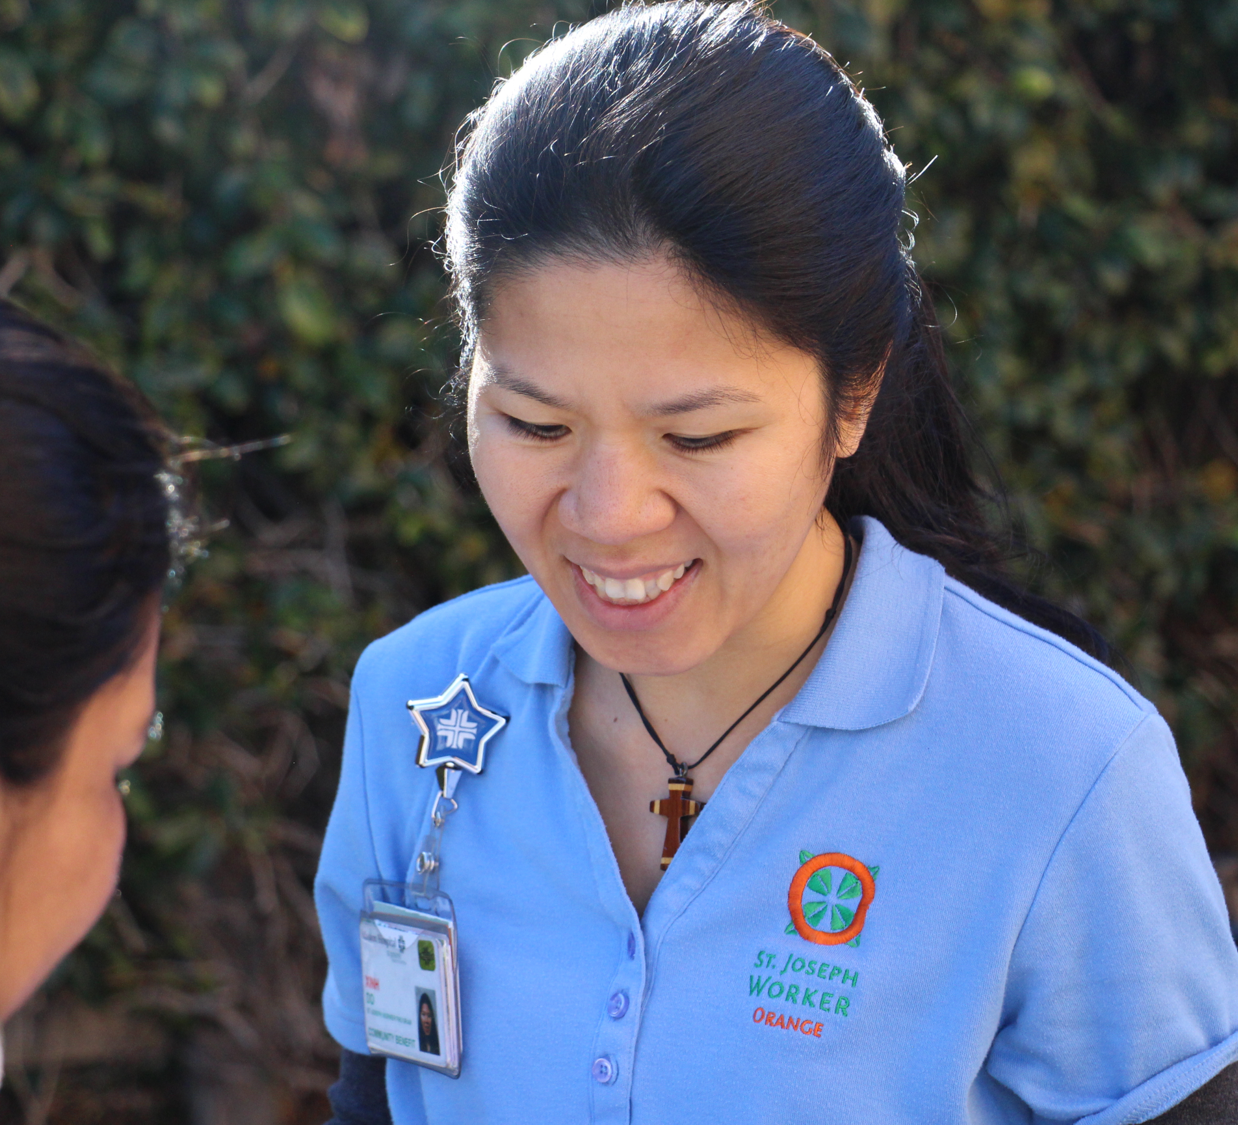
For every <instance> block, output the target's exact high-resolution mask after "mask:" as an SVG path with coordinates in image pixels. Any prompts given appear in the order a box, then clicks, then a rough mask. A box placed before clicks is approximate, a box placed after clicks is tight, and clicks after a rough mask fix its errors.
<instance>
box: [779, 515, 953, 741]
mask: <svg viewBox="0 0 1238 1125" xmlns="http://www.w3.org/2000/svg"><path fill="white" fill-rule="evenodd" d="M857 523H858V524H859V526H858V527H853V530H855V531H857V532H859V533H861V534H862V535H863V545H862V546H861V549H860V558H859V562H858V564H857V566H856V572H855V578H854V579H852V582H851V590H850V592H849V593H848V594H847V600H846V601H845V602H844V603H843V608H842V612H841V613H840V614H839V615H838V624H837V625H835V626H834V632H833V634H832V635H831V636H830V639H829V643H828V644H827V645H826V646H825V652H824V653H822V654H821V659H820V660H818V661H817V665H816V667H815V668H814V669H813V670H812V674H811V675H810V676H809V677H808V679H807V681H806V682H805V683H804V686H803V687H802V688H800V690H799V694H798V695H796V697H795V698H794V699H793V700H792V701H791V702H790V703H788V704H787V706H786V707H784V708H783V709H782V711H781V712H780V714H779V718H781V719H782V720H784V721H785V722H789V723H800V724H802V725H804V726H814V727H828V728H832V729H834V730H866V729H868V728H869V727H877V726H881V725H883V724H885V723H890V722H893V721H894V720H895V719H901V718H902V717H903V716H904V715H907V714H910V713H911V711H912V710H913V709H914V708H915V706H916V704H918V703H919V702H920V697H921V696H922V695H923V694H924V688H925V685H926V684H927V683H928V677H929V671H930V669H931V668H932V666H933V653H934V652H935V651H936V648H937V634H938V630H939V629H940V627H941V603H942V593H943V591H944V589H945V579H946V574H945V571H944V570H943V569H942V566H941V564H940V563H938V562H937V561H936V560H934V559H930V558H928V557H926V556H924V555H917V554H915V553H914V552H912V551H909V550H907V549H906V548H905V547H902V546H900V545H899V544H898V543H896V542H895V540H894V537H893V536H892V535H891V534H890V533H889V532H888V531H887V530H886V529H885V527H884V526H883V525H882V524H881V523H879V522H878V521H877V520H875V519H872V518H871V517H869V516H864V517H861V519H860V520H858V521H857Z"/></svg>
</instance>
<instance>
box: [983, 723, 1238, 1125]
mask: <svg viewBox="0 0 1238 1125" xmlns="http://www.w3.org/2000/svg"><path fill="white" fill-rule="evenodd" d="M1235 1059H1238V951H1236V950H1235V947H1234V941H1233V938H1232V936H1231V933H1230V929H1229V923H1228V920H1227V917H1226V910H1225V903H1224V900H1223V897H1222V894H1221V888H1220V885H1219V883H1218V882H1217V878H1216V875H1215V873H1214V871H1213V869H1212V865H1211V863H1210V861H1209V859H1208V853H1207V850H1206V849H1205V847H1204V841H1203V836H1202V834H1201V832H1200V830H1199V824H1198V822H1197V821H1196V819H1195V815H1194V813H1193V812H1192V810H1191V803H1190V792H1189V789H1188V787H1187V783H1186V778H1185V776H1184V775H1183V773H1182V768H1181V766H1180V764H1179V762H1178V755H1177V751H1176V750H1175V748H1174V743H1173V737H1172V736H1171V735H1170V733H1169V728H1168V727H1167V726H1166V725H1165V723H1164V721H1163V720H1162V719H1161V718H1160V716H1158V715H1155V714H1152V715H1149V716H1147V717H1146V718H1145V719H1143V720H1142V721H1141V722H1140V723H1139V725H1138V726H1137V727H1136V728H1135V729H1134V731H1133V732H1132V733H1131V734H1130V735H1129V736H1128V738H1127V739H1126V741H1125V742H1124V743H1123V745H1122V746H1121V747H1120V748H1119V749H1118V751H1117V752H1116V753H1115V754H1114V756H1113V757H1112V758H1111V759H1110V761H1109V763H1108V764H1107V765H1106V766H1105V768H1104V770H1103V771H1102V772H1101V774H1100V776H1099V777H1098V778H1097V780H1096V782H1095V783H1094V784H1093V786H1092V788H1091V790H1090V792H1089V793H1088V794H1087V796H1086V797H1085V798H1084V800H1083V801H1082V803H1081V804H1080V806H1079V808H1078V809H1077V811H1076V813H1075V815H1074V817H1073V819H1072V820H1071V822H1070V824H1069V825H1068V827H1067V828H1066V830H1065V832H1064V833H1063V834H1062V837H1061V839H1060V840H1059V841H1058V844H1057V847H1056V848H1055V850H1054V852H1053V855H1052V857H1051V858H1050V860H1049V863H1048V866H1047V867H1046V869H1045V872H1044V874H1043V877H1042V879H1041V884H1040V886H1039V888H1038V890H1037V892H1036V896H1035V898H1034V900H1033V903H1032V906H1031V909H1030V911H1029V913H1028V916H1027V918H1026V920H1025V922H1024V925H1023V929H1022V931H1021V933H1020V935H1019V937H1018V940H1017V941H1016V943H1015V946H1014V949H1013V952H1012V955H1011V962H1010V969H1009V976H1008V979H1007V988H1006V995H1005V1003H1004V1008H1003V1017H1002V1026H1001V1030H1000V1031H999V1032H998V1035H997V1037H996V1038H995V1040H994V1042H993V1046H992V1049H991V1050H990V1053H989V1057H988V1061H987V1064H986V1066H987V1069H988V1071H989V1073H990V1074H991V1075H992V1076H993V1077H994V1078H995V1079H996V1080H997V1081H999V1082H1001V1083H1002V1084H1003V1085H1005V1086H1006V1087H1008V1088H1009V1089H1010V1090H1012V1091H1013V1092H1014V1093H1015V1094H1017V1095H1018V1097H1019V1098H1021V1099H1022V1100H1023V1101H1024V1102H1025V1103H1026V1104H1027V1105H1028V1106H1029V1107H1030V1108H1031V1110H1032V1113H1033V1118H1032V1120H1033V1121H1035V1122H1037V1123H1040V1122H1045V1123H1047V1122H1063V1121H1073V1122H1086V1123H1087V1125H1127V1123H1134V1122H1145V1121H1148V1120H1150V1119H1151V1118H1153V1117H1156V1116H1157V1115H1158V1114H1161V1113H1164V1112H1165V1111H1166V1110H1168V1109H1169V1108H1170V1107H1172V1106H1174V1105H1176V1104H1177V1103H1178V1102H1180V1101H1181V1100H1182V1099H1183V1098H1185V1097H1186V1096H1187V1095H1189V1094H1190V1093H1191V1092H1192V1091H1194V1090H1196V1089H1198V1088H1199V1087H1200V1086H1202V1085H1203V1084H1204V1083H1205V1082H1207V1081H1208V1080H1209V1079H1211V1078H1212V1077H1213V1076H1214V1075H1215V1074H1217V1073H1218V1072H1219V1071H1220V1070H1222V1069H1223V1068H1224V1067H1226V1066H1227V1065H1228V1064H1230V1063H1231V1062H1233V1061H1234V1060H1235Z"/></svg>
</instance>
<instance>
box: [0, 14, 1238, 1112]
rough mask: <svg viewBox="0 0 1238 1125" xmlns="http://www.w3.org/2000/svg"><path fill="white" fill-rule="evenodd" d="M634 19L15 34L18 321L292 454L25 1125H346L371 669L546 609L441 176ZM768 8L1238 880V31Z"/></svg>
mask: <svg viewBox="0 0 1238 1125" xmlns="http://www.w3.org/2000/svg"><path fill="white" fill-rule="evenodd" d="M605 6H606V5H605V4H594V5H592V6H591V5H590V4H589V3H587V2H586V0H455V2H447V0H0V243H2V252H0V292H8V293H10V294H11V295H12V296H13V297H14V298H15V299H17V300H19V301H20V302H21V303H22V304H24V305H26V306H27V307H29V308H31V309H32V310H34V311H36V312H38V313H41V314H43V315H45V316H47V317H49V318H50V319H52V320H53V321H55V322H56V323H58V324H60V325H61V326H63V327H64V328H66V329H68V330H69V331H71V332H73V333H75V334H77V335H79V336H81V337H83V338H85V339H87V340H88V341H90V342H91V343H92V344H93V346H94V347H95V348H96V349H97V350H98V351H99V352H101V353H102V354H103V355H104V356H105V357H106V358H108V359H109V360H110V361H112V362H113V363H114V364H115V365H117V366H118V367H119V368H121V369H122V370H124V371H126V372H128V373H129V374H130V375H131V376H132V377H133V378H135V379H136V380H137V381H138V382H139V383H140V384H141V385H142V387H143V388H144V389H145V390H146V392H147V393H148V394H149V395H150V396H151V397H152V398H153V399H154V401H155V402H156V404H157V405H158V406H159V408H160V409H161V410H162V411H163V412H164V414H165V416H166V417H167V418H168V419H169V420H170V421H171V423H172V424H173V426H174V427H175V428H176V429H177V430H178V431H180V432H182V433H184V434H186V435H190V436H192V437H196V438H202V439H206V440H209V441H211V442H215V443H220V444H224V443H229V442H239V441H248V440H253V439H259V438H266V437H270V436H273V435H277V434H282V433H288V434H291V435H292V436H293V439H294V440H293V441H292V442H291V444H289V445H287V446H286V447H284V448H281V449H279V450H277V451H272V452H264V453H257V454H254V455H251V456H249V457H247V458H245V459H243V460H242V461H240V462H239V463H232V462H222V463H211V462H208V463H205V464H203V466H202V471H201V489H202V494H203V497H204V500H205V503H206V506H207V509H208V511H209V513H210V514H211V516H212V517H214V518H218V519H227V520H228V521H229V525H228V527H227V528H226V530H222V531H220V532H219V533H218V534H216V535H215V537H214V539H213V542H212V543H211V548H210V556H209V558H207V559H205V560H203V561H201V562H199V563H197V564H195V565H194V566H193V567H192V568H191V571H190V573H189V576H188V580H187V582H186V585H185V588H184V590H183V592H182V593H181V594H180V596H179V597H178V598H177V599H176V600H175V602H174V603H173V605H172V608H171V610H170V612H169V615H168V619H167V630H166V641H165V647H164V653H163V658H162V662H161V688H160V695H161V706H162V708H163V711H164V713H165V715H166V716H167V734H166V736H165V738H164V739H163V740H162V741H161V742H159V743H154V744H152V745H151V746H150V748H149V750H148V753H147V755H146V756H145V757H144V759H143V760H142V761H141V763H140V764H139V766H138V767H137V768H136V769H135V770H134V771H133V776H132V786H133V788H132V793H131V796H130V798H129V804H130V811H131V815H132V824H133V829H132V837H131V842H130V846H129V850H128V853H127V856H126V861H125V870H124V876H123V879H122V887H121V889H122V895H121V896H120V897H118V898H117V899H116V900H115V901H114V903H113V905H112V907H111V908H110V910H109V911H108V913H107V915H106V916H105V918H104V919H103V921H102V922H101V923H100V924H99V926H98V927H97V928H96V930H95V931H94V932H93V934H92V935H91V936H90V938H89V939H88V941H87V942H86V944H85V945H84V947H83V948H82V949H81V950H80V951H79V952H77V953H76V954H74V955H73V956H72V957H70V958H69V959H68V960H67V961H66V963H65V964H64V965H63V966H62V967H61V969H60V970H59V972H58V973H57V975H56V977H55V978H54V980H53V981H52V982H51V983H50V984H49V986H48V987H47V988H46V989H45V990H44V991H43V992H42V993H41V994H40V996H39V997H37V998H36V999H35V1001H33V1002H32V1004H31V1005H30V1006H29V1007H28V1009H27V1010H26V1011H25V1012H24V1013H23V1014H22V1015H21V1016H20V1017H18V1019H16V1020H15V1021H14V1022H13V1023H12V1024H11V1025H10V1027H9V1030H8V1046H9V1059H8V1074H7V1079H6V1083H5V1090H4V1092H3V1094H2V1095H0V1120H3V1121H23V1122H27V1123H30V1125H43V1123H44V1122H63V1123H70V1122H71V1123H73V1125H90V1123H93V1122H104V1121H106V1122H108V1123H109V1125H128V1123H134V1125H137V1123H139V1122H140V1123H143V1125H147V1123H150V1125H154V1123H160V1125H162V1123H169V1125H171V1123H177V1125H182V1123H184V1122H193V1123H195V1125H215V1123H217V1122H218V1123H223V1122H226V1123H228V1125H249V1123H253V1125H277V1123H279V1125H284V1123H288V1125H291V1123H318V1122H321V1121H323V1120H325V1117H326V1103H325V1100H324V1097H323V1090H324V1089H325V1086H326V1084H327V1083H328V1082H329V1081H330V1078H331V1074H332V1071H333V1068H334V1058H335V1052H334V1048H333V1047H332V1045H331V1043H330V1041H329V1040H328V1038H327V1037H326V1035H325V1032H324V1031H323V1029H322V1026H321V1022H320V1018H319V1014H318V1005H317V992H318V988H319V986H320V981H321V976H322V972H323V963H322V956H321V953H320V950H319V943H318V936H317V931H316V926H315V920H314V913H313V907H312V903H311V899H310V890H309V888H310V883H311V879H312V874H313V870H314V866H315V860H316V855H317V850H318V846H319V841H320V838H321V832H322V829H323V826H324V824H325V820H326V816H327V812H328V809H329V806H330V801H331V798H332V795H333V791H334V786H335V779H336V775H337V771H338V763H339V747H340V740H341V736H342V731H343V722H344V713H345V707H346V705H347V699H348V680H349V674H350V671H351V669H352V666H353V663H354V661H355V659H356V657H357V655H358V653H359V652H360V650H361V648H362V646H363V645H364V644H365V643H366V642H367V641H368V640H370V639H371V638H373V637H375V636H377V635H379V634H381V633H383V632H385V631H387V630H389V629H391V628H393V627H395V626H397V625H399V624H400V623H402V622H403V621H405V620H407V618H408V617H410V616H411V615H412V614H414V613H416V612H418V611H419V610H421V609H424V608H425V607H427V606H429V605H432V604H434V603H435V602H437V601H439V600H441V599H443V598H446V597H450V596H452V595H454V594H457V593H460V592H462V591H464V590H467V589H470V588H472V587H474V586H477V585H479V584H481V583H485V582H490V581H493V580H496V579H500V578H505V577H508V576H510V575H512V574H514V573H517V572H518V564H517V563H516V562H515V560H514V559H513V557H512V555H511V553H510V552H509V551H508V550H507V548H506V547H505V546H504V544H503V542H502V540H501V537H500V536H499V535H498V533H497V531H496V529H495V528H494V526H493V524H492V523H491V521H490V520H489V518H488V516H487V514H486V512H485V510H484V507H483V506H482V505H481V503H480V502H479V500H478V498H477V497H476V495H475V493H474V492H473V491H471V490H470V488H469V487H468V485H467V483H466V481H465V478H464V475H463V474H462V473H460V471H459V467H458V457H455V458H453V455H452V453H451V451H450V449H449V447H448V443H447V441H446V438H445V436H444V428H443V426H442V425H441V423H440V420H439V415H440V413H441V410H440V407H439V406H438V405H437V402H438V394H439V391H440V388H441V387H442V385H443V383H444V382H445V380H446V379H447V377H448V375H449V373H450V369H451V364H452V360H453V340H452V336H451V332H450V330H449V328H448V326H447V324H446V322H445V310H444V308H443V305H442V294H443V275H442V271H441V268H440V266H439V264H438V262H437V260H436V258H435V256H434V254H433V252H432V249H431V243H432V242H433V240H434V238H435V236H436V233H437V230H438V221H439V220H438V215H437V211H436V208H438V207H439V205H440V204H441V202H442V199H443V188H442V182H441V179H440V175H439V171H440V168H441V166H442V164H443V162H444V160H445V156H446V154H447V153H448V151H449V149H450V147H451V143H452V138H453V134H454V131H455V130H456V128H457V126H458V125H459V123H460V122H461V120H462V119H463V118H464V116H465V115H466V114H467V113H468V112H469V111H470V110H471V109H472V108H473V107H475V106H476V105H477V104H478V103H479V102H480V101H481V100H482V98H483V97H484V96H485V94H486V92H487V91H488V89H489V88H490V86H491V84H492V82H493V81H494V79H495V78H496V77H499V76H502V75H503V74H507V73H510V71H511V69H512V67H513V66H515V65H516V64H517V63H518V62H519V60H520V59H521V58H523V57H524V56H525V55H526V54H527V53H528V52H529V51H530V50H532V49H533V48H534V47H535V46H536V45H537V44H538V43H539V42H542V41H544V40H545V39H546V38H548V37H549V36H550V35H552V34H553V33H555V31H556V29H558V30H559V31H561V30H562V29H563V28H564V27H566V26H568V24H570V23H571V22H572V21H580V20H582V19H584V18H586V17H588V16H589V15H590V14H594V13H596V11H599V10H602V9H603V8H604V7H605ZM774 11H775V13H776V14H777V15H779V16H780V17H782V18H783V19H785V20H787V21H788V22H790V23H792V24H793V25H795V26H797V27H799V28H802V29H803V30H805V31H809V32H811V33H812V34H813V35H814V36H815V37H816V38H817V39H818V40H819V41H820V42H821V43H823V44H824V45H826V46H827V47H828V48H829V49H830V50H831V51H832V52H833V53H834V54H835V55H836V56H837V57H838V58H839V60H840V61H842V62H844V63H847V64H848V65H849V68H850V70H851V72H852V73H853V74H854V75H855V76H857V79H858V80H859V81H860V82H861V84H862V85H864V86H865V87H866V89H867V90H868V91H869V93H870V96H871V97H872V99H873V101H874V102H875V103H876V104H877V106H878V108H879V110H880V111H881V112H882V113H883V114H884V115H885V118H886V121H887V123H888V125H889V127H890V130H891V135H892V137H893V140H894V142H895V144H896V146H897V148H898V150H899V152H900V154H901V155H902V157H903V158H904V160H906V161H908V162H909V163H911V164H912V166H913V169H914V170H915V171H916V172H923V176H922V178H920V179H918V180H917V181H916V183H915V185H914V187H913V189H912V196H913V203H912V207H913V208H914V210H915V212H916V213H917V214H918V216H919V219H920V223H919V227H918V229H917V230H916V232H915V233H916V239H917V249H916V256H917V259H918V260H919V262H920V264H921V266H922V268H923V269H924V271H925V273H926V275H927V277H928V278H929V279H930V281H931V282H932V284H933V286H934V287H935V290H936V293H937V296H938V301H939V307H940V309H941V313H942V318H943V321H944V322H945V324H946V327H947V330H948V334H949V338H950V340H951V341H952V344H951V355H952V359H953V362H954V364H955V367H956V370H957V372H958V376H959V381H960V387H961V390H962V393H963V394H964V396H965V399H966V401H967V402H968V404H969V406H970V409H971V412H972V415H973V417H974V419H975V421H976V424H977V428H978V430H979V432H980V434H981V435H982V437H983V439H984V440H985V442H986V443H987V445H988V447H989V449H990V450H991V451H992V453H993V455H994V461H995V463H996V466H997V468H998V469H999V471H1000V473H1001V475H1002V477H1003V478H1004V480H1005V483H1006V485H1007V486H1008V488H1009V490H1010V493H1011V497H1012V506H1013V510H1014V512H1015V514H1016V516H1017V518H1018V519H1019V521H1020V522H1021V524H1022V526H1023V528H1024V530H1025V532H1026V535H1027V537H1028V539H1029V541H1030V543H1031V545H1032V546H1033V547H1034V548H1036V549H1037V551H1038V552H1039V554H1038V555H1037V556H1035V557H1036V558H1037V559H1038V560H1039V561H1036V562H1034V563H1028V564H1027V568H1026V570H1027V576H1028V579H1029V581H1031V582H1033V583H1034V584H1035V585H1036V586H1037V587H1039V588H1040V589H1042V590H1045V591H1047V592H1048V593H1049V594H1050V595H1052V596H1054V597H1056V598H1058V599H1060V600H1062V601H1063V602H1065V603H1066V604H1069V605H1071V606H1072V607H1074V608H1076V609H1078V610H1079V611H1080V612H1083V613H1085V614H1086V615H1087V616H1088V617H1089V618H1090V619H1091V620H1092V621H1094V622H1095V623H1097V624H1098V625H1099V626H1101V627H1102V628H1103V629H1104V630H1105V631H1106V632H1107V633H1108V634H1109V635H1110V636H1111V637H1112V638H1113V639H1114V640H1116V642H1117V643H1118V644H1119V645H1120V646H1121V648H1122V650H1123V651H1124V652H1125V653H1126V655H1127V657H1128V659H1129V660H1130V662H1131V665H1132V668H1133V672H1132V674H1133V675H1135V676H1136V677H1137V680H1138V683H1139V685H1140V686H1141V687H1142V689H1143V690H1144V691H1145V692H1147V693H1148V694H1150V695H1151V696H1152V697H1153V698H1154V699H1155V700H1156V701H1157V703H1158V704H1159V706H1160V707H1161V709H1162V711H1163V712H1164V713H1165V715H1166V716H1167V717H1168V719H1169V720H1170V722H1171V724H1172V725H1173V727H1174V729H1175V731H1176V733H1177V736H1178V739H1179V743H1180V746H1181V749H1182V754H1183V759H1184V762H1185V764H1186V766H1187V769H1188V771H1189V772H1190V774H1191V777H1192V780H1193V784H1194V787H1195V793H1196V799H1197V806H1198V810H1199V813H1200V816H1201V819H1202V821H1203V824H1204V828H1205V832H1206V834H1207V836H1208V840H1209V844H1210V846H1211V847H1212V849H1213V851H1214V853H1216V854H1217V855H1218V856H1222V857H1223V856H1225V855H1228V854H1230V853H1238V728H1236V725H1235V724H1236V721H1238V716H1236V714H1235V698H1236V694H1238V692H1236V687H1238V144H1236V137H1238V0H1071V2H1067V0H1057V2H1053V0H916V2H915V3H914V4H913V3H910V2H908V0H850V2H845V0H798V2H797V0H785V2H780V3H776V4H775V5H774ZM934 160H935V162H934ZM0 487H3V482H0ZM410 746H411V743H410ZM1150 893H1165V894H1167V895H1169V901H1170V902H1172V889H1171V888H1162V889H1160V890H1154V889H1152V888H1150Z"/></svg>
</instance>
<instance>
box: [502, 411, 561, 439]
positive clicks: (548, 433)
mask: <svg viewBox="0 0 1238 1125" xmlns="http://www.w3.org/2000/svg"><path fill="white" fill-rule="evenodd" d="M504 417H505V418H506V419H507V424H508V426H509V427H511V429H512V430H513V431H514V432H515V433H517V434H519V435H520V436H521V437H527V438H532V439H533V440H534V441H558V440H559V438H561V437H563V436H564V435H566V434H567V432H568V429H567V427H566V426H539V425H538V424H537V423H536V422H525V421H522V420H521V419H520V418H513V417H512V416H511V415H510V414H505V415H504Z"/></svg>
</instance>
